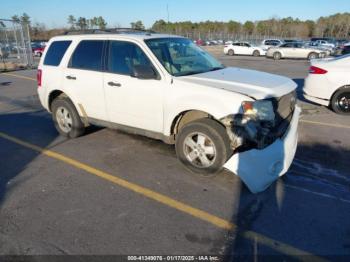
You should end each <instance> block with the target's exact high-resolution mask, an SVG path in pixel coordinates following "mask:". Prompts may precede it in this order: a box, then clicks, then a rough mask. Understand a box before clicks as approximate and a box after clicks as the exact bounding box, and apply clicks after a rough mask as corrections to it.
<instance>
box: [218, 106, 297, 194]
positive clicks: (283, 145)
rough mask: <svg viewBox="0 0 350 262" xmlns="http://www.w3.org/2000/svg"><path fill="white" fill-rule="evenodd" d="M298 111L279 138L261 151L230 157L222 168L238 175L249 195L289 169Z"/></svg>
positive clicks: (295, 138) (251, 151)
mask: <svg viewBox="0 0 350 262" xmlns="http://www.w3.org/2000/svg"><path fill="white" fill-rule="evenodd" d="M300 113H301V109H300V108H299V107H298V106H296V107H295V110H294V113H293V117H292V119H291V122H290V126H289V128H288V130H287V131H286V133H285V134H284V136H283V137H282V138H279V139H277V140H276V141H275V142H274V143H273V144H271V145H270V146H268V147H266V148H264V149H261V150H259V149H252V150H249V151H245V152H242V153H236V154H234V155H233V156H232V157H231V158H230V159H229V160H228V161H227V163H226V164H225V165H224V167H225V168H226V169H228V170H230V171H232V172H233V173H235V174H236V175H238V176H239V177H240V178H241V179H242V180H243V182H244V183H245V184H246V186H247V187H248V188H249V189H250V191H251V192H252V193H259V192H262V191H264V190H265V189H266V188H268V187H269V186H270V185H271V184H272V183H273V182H274V181H275V180H277V179H278V178H279V177H280V176H282V175H284V174H285V173H286V172H287V171H288V169H289V167H290V166H291V164H292V162H293V159H294V156H295V152H296V149H297V145H298V122H299V116H300Z"/></svg>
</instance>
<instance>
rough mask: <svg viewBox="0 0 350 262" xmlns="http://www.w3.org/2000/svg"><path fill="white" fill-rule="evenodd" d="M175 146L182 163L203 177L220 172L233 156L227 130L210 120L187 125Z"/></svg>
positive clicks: (180, 133) (206, 119)
mask: <svg viewBox="0 0 350 262" xmlns="http://www.w3.org/2000/svg"><path fill="white" fill-rule="evenodd" d="M175 146H176V154H177V157H178V158H179V160H180V161H181V163H182V164H184V165H185V166H186V167H187V168H188V169H190V170H191V171H192V172H195V173H199V174H203V175H210V174H215V173H217V172H219V171H220V170H221V169H222V168H223V165H224V164H225V163H226V161H227V160H228V158H229V157H230V156H231V154H232V150H231V147H230V141H229V138H228V135H227V133H226V130H225V128H224V127H223V126H222V125H220V124H219V123H218V122H216V121H214V120H212V119H209V118H204V119H200V120H198V121H194V122H191V123H189V124H187V125H185V126H184V127H183V128H182V129H181V130H180V132H179V134H178V136H177V138H176V144H175Z"/></svg>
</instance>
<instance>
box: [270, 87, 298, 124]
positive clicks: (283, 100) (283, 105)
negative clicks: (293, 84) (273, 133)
mask: <svg viewBox="0 0 350 262" xmlns="http://www.w3.org/2000/svg"><path fill="white" fill-rule="evenodd" d="M271 100H272V103H273V106H274V111H275V116H276V118H275V126H280V125H281V124H282V122H285V121H290V119H291V115H292V114H293V112H294V109H295V105H296V103H297V96H296V91H293V92H291V93H289V94H286V95H284V96H281V97H279V98H272V99H271Z"/></svg>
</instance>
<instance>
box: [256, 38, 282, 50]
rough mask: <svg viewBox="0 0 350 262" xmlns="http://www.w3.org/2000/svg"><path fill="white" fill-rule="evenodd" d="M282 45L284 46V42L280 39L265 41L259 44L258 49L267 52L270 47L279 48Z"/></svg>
mask: <svg viewBox="0 0 350 262" xmlns="http://www.w3.org/2000/svg"><path fill="white" fill-rule="evenodd" d="M282 44H284V42H283V41H282V40H280V39H265V40H263V41H262V42H261V45H260V47H261V48H262V49H263V50H265V51H267V50H268V49H269V48H271V47H275V46H280V45H282Z"/></svg>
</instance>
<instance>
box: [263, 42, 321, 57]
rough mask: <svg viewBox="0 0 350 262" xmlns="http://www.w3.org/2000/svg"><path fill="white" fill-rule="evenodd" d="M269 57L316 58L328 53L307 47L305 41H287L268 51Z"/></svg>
mask: <svg viewBox="0 0 350 262" xmlns="http://www.w3.org/2000/svg"><path fill="white" fill-rule="evenodd" d="M266 56H267V57H272V58H273V59H275V60H279V59H282V58H303V59H309V60H311V59H316V58H323V57H325V56H326V53H325V52H324V51H322V50H320V49H317V48H312V47H307V46H305V45H304V44H303V43H295V42H294V43H285V44H282V45H280V46H276V47H271V48H269V50H268V51H267V53H266Z"/></svg>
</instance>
